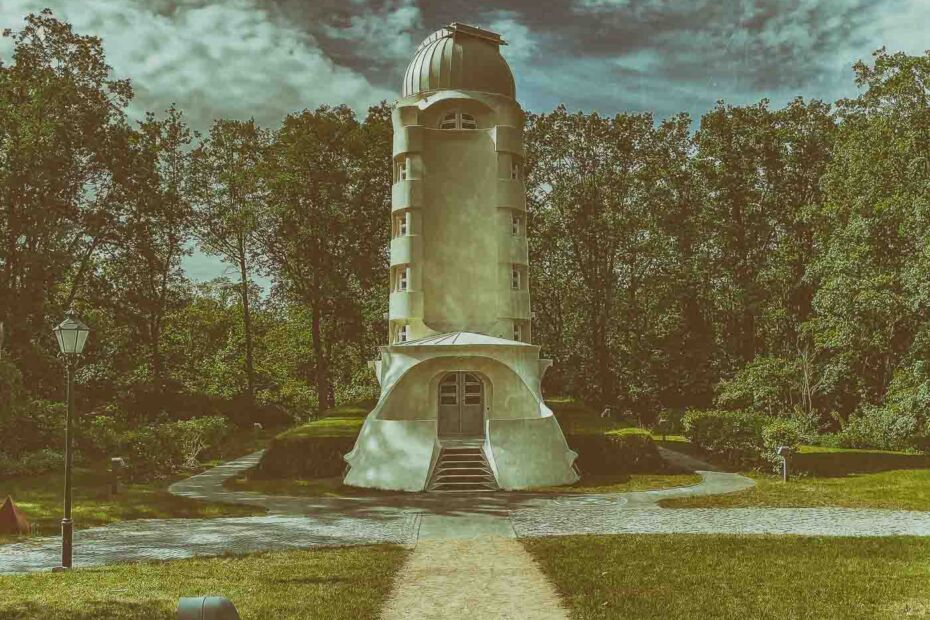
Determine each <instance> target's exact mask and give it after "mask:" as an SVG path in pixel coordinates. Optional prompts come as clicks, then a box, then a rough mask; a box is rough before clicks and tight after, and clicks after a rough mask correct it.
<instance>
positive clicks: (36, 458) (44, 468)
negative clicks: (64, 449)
mask: <svg viewBox="0 0 930 620" xmlns="http://www.w3.org/2000/svg"><path fill="white" fill-rule="evenodd" d="M64 465H65V457H64V455H62V453H61V452H57V451H55V450H49V449H43V450H35V451H33V452H24V453H22V454H20V455H19V456H17V457H13V456H11V455H9V454H6V453H4V452H0V478H13V477H17V476H37V475H39V474H44V473H47V472H50V471H55V470H60V469H63V468H64Z"/></svg>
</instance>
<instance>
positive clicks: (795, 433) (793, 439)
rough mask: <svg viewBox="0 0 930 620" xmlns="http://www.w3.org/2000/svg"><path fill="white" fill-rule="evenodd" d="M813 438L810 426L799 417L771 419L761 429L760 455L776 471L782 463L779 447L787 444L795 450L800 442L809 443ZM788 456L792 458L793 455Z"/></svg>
mask: <svg viewBox="0 0 930 620" xmlns="http://www.w3.org/2000/svg"><path fill="white" fill-rule="evenodd" d="M813 439H814V437H813V435H812V434H811V430H810V428H809V427H808V426H807V425H805V423H804V420H803V419H801V418H783V419H778V420H772V421H769V422H768V423H767V424H766V425H765V427H764V428H763V429H762V454H761V456H762V457H763V458H764V459H765V460H767V461H768V462H769V463H771V465H772V468H773V469H774V470H775V471H778V470H779V469H780V467H781V463H782V460H781V457H779V456H778V448H779V447H781V446H788V447H790V448H792V449H795V450H797V448H799V447H800V446H801V445H802V444H807V443H810V442H811V441H812V440H813ZM790 458H792V460H793V457H790Z"/></svg>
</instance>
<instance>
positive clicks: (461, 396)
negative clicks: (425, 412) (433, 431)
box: [439, 372, 484, 437]
mask: <svg viewBox="0 0 930 620" xmlns="http://www.w3.org/2000/svg"><path fill="white" fill-rule="evenodd" d="M439 436H440V437H450V436H451V437H483V436H484V384H483V383H482V382H481V379H479V378H478V376H477V375H475V374H473V373H470V372H450V373H448V374H446V375H445V376H444V377H443V378H442V380H441V381H440V382H439Z"/></svg>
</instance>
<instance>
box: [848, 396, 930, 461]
mask: <svg viewBox="0 0 930 620" xmlns="http://www.w3.org/2000/svg"><path fill="white" fill-rule="evenodd" d="M838 441H839V444H840V445H841V446H842V447H844V448H862V449H867V450H920V451H922V452H930V423H928V422H926V421H924V420H923V419H922V416H915V415H907V414H906V413H904V412H901V411H899V410H898V408H897V407H891V406H885V407H868V408H866V409H863V410H862V411H860V412H859V413H856V414H855V415H853V416H852V417H851V418H850V419H849V422H847V424H846V426H845V427H844V428H843V430H842V431H840V433H839V435H838Z"/></svg>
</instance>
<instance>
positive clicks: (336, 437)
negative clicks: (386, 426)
mask: <svg viewBox="0 0 930 620" xmlns="http://www.w3.org/2000/svg"><path fill="white" fill-rule="evenodd" d="M373 406H374V402H373V401H361V402H358V403H350V404H347V405H342V406H340V407H337V408H335V409H332V410H330V411H329V412H327V413H328V415H324V416H323V417H320V418H318V419H316V420H314V421H312V422H309V423H307V424H304V425H302V426H298V427H296V428H293V429H291V430H289V431H286V432H284V433H281V434H280V435H278V436H277V437H275V438H274V439H272V440H271V443H270V444H269V445H268V449H267V450H265V453H264V454H263V455H262V458H261V461H259V463H258V465H257V466H256V467H255V468H254V469H253V470H252V471H251V473H250V474H249V475H250V476H252V477H254V478H288V477H289V478H327V477H332V476H341V475H342V474H343V473H344V472H345V469H346V465H347V464H346V462H345V459H344V458H343V456H344V455H346V454H348V453H349V452H351V451H352V448H353V447H354V446H355V439H356V437H358V433H359V431H360V430H361V428H362V423H363V422H364V421H365V416H366V415H368V412H369V411H371V408H372V407H373Z"/></svg>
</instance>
